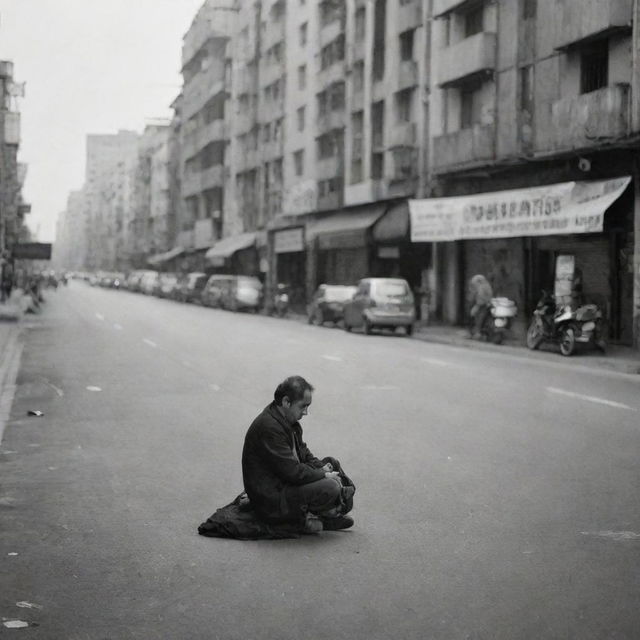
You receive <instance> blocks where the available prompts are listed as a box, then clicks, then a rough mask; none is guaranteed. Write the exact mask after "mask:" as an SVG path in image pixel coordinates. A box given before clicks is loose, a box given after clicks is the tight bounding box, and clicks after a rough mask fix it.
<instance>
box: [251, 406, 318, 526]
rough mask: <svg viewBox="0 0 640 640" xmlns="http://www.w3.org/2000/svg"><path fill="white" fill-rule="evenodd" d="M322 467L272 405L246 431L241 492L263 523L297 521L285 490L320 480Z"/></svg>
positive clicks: (295, 508)
mask: <svg viewBox="0 0 640 640" xmlns="http://www.w3.org/2000/svg"><path fill="white" fill-rule="evenodd" d="M294 447H295V452H294ZM296 454H297V455H296ZM322 465H323V463H322V461H321V460H318V458H316V457H315V456H314V455H313V454H312V453H311V452H310V451H309V449H308V448H307V445H306V444H305V443H304V442H303V440H302V427H301V426H300V423H299V422H296V423H294V424H293V425H291V426H289V425H288V424H287V422H286V420H285V419H284V416H282V414H281V413H280V411H279V409H278V408H277V407H276V405H275V403H274V402H272V403H271V404H270V405H269V406H268V407H266V408H265V409H264V411H263V412H262V413H261V414H260V415H259V416H258V417H257V418H256V419H255V420H254V421H253V422H252V424H251V426H250V427H249V431H247V435H246V437H245V440H244V448H243V450H242V477H243V480H244V488H245V491H246V492H247V495H248V496H249V500H250V501H251V504H252V506H253V508H254V509H255V510H256V512H257V513H258V515H259V516H260V517H262V518H264V519H265V520H269V521H272V522H286V521H295V520H299V519H300V518H301V517H302V516H303V514H302V512H301V510H300V505H298V504H296V503H295V501H294V500H292V499H291V496H290V495H288V492H287V487H288V486H291V485H294V486H299V485H303V484H308V483H310V482H315V481H316V480H322V478H324V470H323V469H322V468H321V467H322Z"/></svg>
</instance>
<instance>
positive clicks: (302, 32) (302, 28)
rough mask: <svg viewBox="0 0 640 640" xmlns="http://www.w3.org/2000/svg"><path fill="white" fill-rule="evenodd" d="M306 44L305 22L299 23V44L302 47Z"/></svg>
mask: <svg viewBox="0 0 640 640" xmlns="http://www.w3.org/2000/svg"><path fill="white" fill-rule="evenodd" d="M306 44H307V23H306V22H305V23H304V24H301V25H300V46H301V47H304V46H305V45H306Z"/></svg>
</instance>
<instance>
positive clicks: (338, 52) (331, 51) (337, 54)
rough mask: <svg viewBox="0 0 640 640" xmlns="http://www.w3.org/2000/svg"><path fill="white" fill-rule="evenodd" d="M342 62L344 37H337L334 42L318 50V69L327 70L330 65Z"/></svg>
mask: <svg viewBox="0 0 640 640" xmlns="http://www.w3.org/2000/svg"><path fill="white" fill-rule="evenodd" d="M340 60H344V35H339V36H338V37H337V38H336V39H335V40H332V41H331V42H330V43H329V44H327V45H325V46H324V47H322V49H321V50H320V68H321V69H322V70H324V69H327V68H328V67H330V66H331V65H332V64H335V63H336V62H339V61H340Z"/></svg>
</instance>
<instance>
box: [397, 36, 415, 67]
mask: <svg viewBox="0 0 640 640" xmlns="http://www.w3.org/2000/svg"><path fill="white" fill-rule="evenodd" d="M414 33H415V32H414V30H413V29H409V30H408V31H405V32H403V33H401V34H400V60H413V35H414Z"/></svg>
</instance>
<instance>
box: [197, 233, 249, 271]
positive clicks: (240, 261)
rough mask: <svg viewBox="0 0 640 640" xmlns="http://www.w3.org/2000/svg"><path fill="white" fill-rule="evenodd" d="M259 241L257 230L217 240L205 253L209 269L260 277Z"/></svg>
mask: <svg viewBox="0 0 640 640" xmlns="http://www.w3.org/2000/svg"><path fill="white" fill-rule="evenodd" d="M257 241H258V234H257V232H247V233H240V234H237V235H235V236H228V237H227V238H223V239H222V240H220V241H218V242H216V244H215V245H213V247H211V248H210V249H209V250H208V251H207V252H206V254H205V260H206V263H207V270H208V271H211V272H213V273H230V274H234V275H245V276H258V277H260V276H261V259H260V253H259V248H258V246H257Z"/></svg>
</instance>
